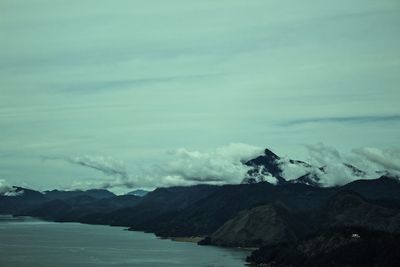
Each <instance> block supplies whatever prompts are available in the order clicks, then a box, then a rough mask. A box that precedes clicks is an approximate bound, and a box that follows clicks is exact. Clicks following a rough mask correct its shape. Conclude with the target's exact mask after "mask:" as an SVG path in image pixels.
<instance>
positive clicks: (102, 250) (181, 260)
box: [0, 215, 250, 267]
mask: <svg viewBox="0 0 400 267" xmlns="http://www.w3.org/2000/svg"><path fill="white" fill-rule="evenodd" d="M249 254H250V252H249V251H246V250H240V249H229V248H220V247H213V246H199V245H197V244H195V243H189V242H177V241H171V240H168V239H159V238H157V237H156V236H155V235H153V234H149V233H142V232H134V231H127V230H126V229H124V228H123V227H111V226H104V225H87V224H80V223H56V222H48V221H43V220H38V219H34V218H30V217H16V218H15V217H12V216H9V215H0V267H67V266H68V267H70V266H78V267H80V266H82V267H90V266H101V267H103V266H104V267H105V266H112V267H129V266H140V267H157V266H162V267H170V266H171V267H172V266H185V267H190V266H194V267H225V266H226V267H236V266H238V267H239V266H240V267H243V266H246V262H245V258H246V256H248V255H249Z"/></svg>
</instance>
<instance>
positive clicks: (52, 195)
mask: <svg viewBox="0 0 400 267" xmlns="http://www.w3.org/2000/svg"><path fill="white" fill-rule="evenodd" d="M44 194H45V196H46V198H48V199H67V198H72V197H77V196H90V197H93V198H97V199H102V198H111V197H115V194H114V193H111V192H110V191H108V190H105V189H90V190H86V191H82V190H74V191H61V190H51V191H44Z"/></svg>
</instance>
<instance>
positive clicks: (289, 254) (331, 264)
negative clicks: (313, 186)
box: [247, 227, 400, 267]
mask: <svg viewBox="0 0 400 267" xmlns="http://www.w3.org/2000/svg"><path fill="white" fill-rule="evenodd" d="M399 244H400V235H398V234H391V233H387V232H382V231H376V230H368V229H365V228H359V227H339V228H329V229H323V230H320V231H318V232H316V233H314V234H313V235H311V236H309V237H307V238H304V239H302V240H300V241H298V242H293V243H281V244H275V245H269V246H264V247H261V248H260V249H258V250H256V251H254V252H252V254H251V255H250V256H249V257H248V258H247V261H248V262H250V263H253V264H257V265H260V266H274V267H287V266H298V267H320V266H327V267H335V266H343V267H344V266H346V267H360V266H363V267H397V266H400V246H399Z"/></svg>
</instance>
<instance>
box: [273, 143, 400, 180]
mask: <svg viewBox="0 0 400 267" xmlns="http://www.w3.org/2000/svg"><path fill="white" fill-rule="evenodd" d="M305 147H306V149H307V151H308V158H307V159H306V162H307V163H298V162H297V163H294V162H291V161H290V160H289V159H287V158H282V159H281V160H280V166H281V168H282V169H283V172H282V175H283V177H285V179H287V180H289V181H290V180H294V179H296V178H298V177H301V176H303V175H305V174H307V173H310V174H311V175H315V176H317V177H319V178H320V181H319V182H320V183H321V185H322V186H337V185H343V184H346V183H349V182H351V181H354V180H357V179H375V178H378V177H379V176H380V175H381V173H380V171H384V170H388V169H394V170H395V168H397V167H400V164H399V153H398V151H396V150H393V151H386V152H383V151H382V150H379V149H377V148H361V149H355V150H353V151H351V152H347V153H346V152H341V151H339V150H338V149H336V148H334V147H332V146H327V145H325V144H323V143H318V144H313V145H306V146H305ZM396 157H397V159H396ZM308 163H309V164H308Z"/></svg>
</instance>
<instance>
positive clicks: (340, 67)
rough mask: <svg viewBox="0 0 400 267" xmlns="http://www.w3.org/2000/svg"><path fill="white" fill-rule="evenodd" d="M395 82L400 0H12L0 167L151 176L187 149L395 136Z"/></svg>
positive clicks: (73, 179) (7, 6)
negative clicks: (166, 162) (167, 159)
mask: <svg viewBox="0 0 400 267" xmlns="http://www.w3.org/2000/svg"><path fill="white" fill-rule="evenodd" d="M399 85H400V2H399V1H398V0H380V1H377V0H337V1H330V0H329V1H328V0H304V1H294V0H293V1H286V0H259V1H258V0H254V1H248V0H243V1H235V0H218V1H215V0H202V1H195V0H168V1H164V0H158V1H151V0H147V1H133V0H126V1H124V0H115V1H106V0H79V1H78V0H2V1H1V2H0V179H4V180H6V181H7V182H8V183H10V184H18V185H28V186H32V187H35V188H39V189H47V188H54V187H58V188H62V187H68V186H70V185H72V184H75V185H76V184H79V183H86V182H88V183H90V182H92V181H98V180H102V179H103V180H106V181H111V179H117V180H123V179H126V177H127V176H129V177H136V178H135V179H133V180H134V182H133V183H134V185H132V187H134V188H136V187H155V186H158V185H159V184H160V185H164V184H168V182H166V181H167V180H168V179H169V178H168V177H163V176H162V175H160V176H157V178H154V177H153V178H147V177H150V176H151V175H150V174H149V169H151V168H153V167H154V165H157V166H158V167H159V169H160V168H161V169H162V168H163V167H160V166H162V165H163V163H162V162H163V161H164V160H165V158H169V160H172V161H173V157H174V156H177V155H178V156H179V157H180V156H182V155H186V154H185V151H192V152H193V151H194V152H196V151H203V152H207V153H209V154H207V155H208V156H210V155H211V156H215V155H217V157H218V155H221V153H222V155H226V153H225V152H224V151H226V149H227V150H229V151H230V152H229V153H227V154H229V157H231V156H232V155H233V154H235V153H236V152H235V153H234V152H232V151H231V150H235V149H237V150H235V151H237V153H239V152H240V153H244V154H245V156H244V157H248V156H250V155H252V154H253V153H254V151H255V150H257V149H256V148H254V147H257V148H261V147H270V148H271V149H273V150H274V151H275V152H276V153H278V154H283V155H290V156H292V157H295V158H300V159H305V158H306V157H307V156H306V153H307V152H306V149H305V148H304V145H306V144H315V143H318V142H322V143H324V144H328V145H329V146H332V147H336V148H337V149H339V150H341V151H346V150H351V149H353V148H356V149H357V148H363V147H375V148H379V149H387V148H399V136H400V104H399V100H400V88H399ZM231 143H244V144H249V145H251V146H254V147H247V148H246V147H245V146H244V145H229V144H231ZM221 147H222V150H221ZM224 147H225V148H224ZM252 148H254V149H253V150H252ZM179 149H180V150H179ZM224 149H225V150H224ZM250 150H251V151H250ZM168 151H169V152H168ZM221 151H222V152H221ZM182 153H183V154H182ZM224 153H225V154H224ZM114 167H116V168H114ZM115 169H116V170H115ZM116 177H117V178H116ZM157 179H160V180H157ZM169 182H170V183H171V184H173V183H174V182H173V180H170V181H169Z"/></svg>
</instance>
